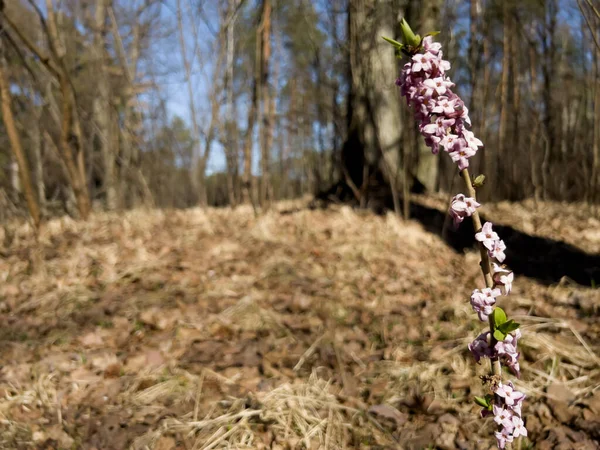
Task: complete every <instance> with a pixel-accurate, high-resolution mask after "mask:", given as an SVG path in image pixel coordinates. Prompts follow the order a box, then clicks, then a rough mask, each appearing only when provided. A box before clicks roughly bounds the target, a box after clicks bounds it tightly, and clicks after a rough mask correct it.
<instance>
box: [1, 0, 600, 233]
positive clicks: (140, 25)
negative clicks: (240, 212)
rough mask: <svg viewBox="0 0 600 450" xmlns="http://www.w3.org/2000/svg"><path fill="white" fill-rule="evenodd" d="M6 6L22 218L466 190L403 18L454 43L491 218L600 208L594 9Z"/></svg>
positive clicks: (297, 2) (9, 103)
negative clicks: (403, 45)
mask: <svg viewBox="0 0 600 450" xmlns="http://www.w3.org/2000/svg"><path fill="white" fill-rule="evenodd" d="M0 4H2V13H1V15H0V21H1V22H0V26H1V34H0V37H1V39H0V46H1V48H0V92H1V97H2V121H1V124H0V167H1V169H2V170H0V204H1V206H2V207H1V208H0V211H2V212H1V214H2V215H3V216H4V217H3V218H4V219H6V218H7V217H9V216H14V215H24V214H27V211H28V210H29V212H30V214H31V216H32V217H33V220H34V222H38V221H39V220H40V217H42V218H43V217H44V216H47V215H55V214H62V213H63V212H65V211H66V212H68V213H69V214H71V215H74V216H78V217H82V218H85V217H87V216H88V214H89V212H90V211H91V209H92V208H100V209H107V210H115V209H124V208H132V207H137V206H143V205H146V206H156V207H176V208H182V207H190V206H195V205H215V206H221V205H236V204H239V203H244V202H245V203H248V202H252V203H253V204H254V205H262V206H265V205H268V204H269V203H270V202H273V201H276V200H279V199H285V198H294V197H298V196H301V195H305V194H319V193H321V194H322V195H323V196H325V197H334V198H336V199H340V200H346V201H351V202H355V203H358V204H361V205H362V206H372V205H373V202H375V199H380V198H381V197H382V195H383V197H386V198H389V199H392V198H393V199H394V203H393V205H395V207H396V209H397V210H398V211H400V209H401V206H400V204H401V199H403V198H404V199H407V198H408V194H409V192H410V191H412V192H430V193H434V192H451V191H452V183H453V179H454V174H455V172H456V169H455V168H454V165H453V164H452V163H451V162H450V160H449V159H447V158H437V157H434V156H432V155H431V154H430V152H429V150H428V149H427V148H426V147H424V145H423V143H422V140H421V138H420V137H419V136H418V134H417V132H416V129H415V124H414V121H413V119H412V113H410V112H409V111H408V110H407V107H406V105H405V103H404V101H403V100H402V99H401V98H400V96H399V92H398V89H397V87H396V86H395V85H394V81H395V79H396V76H397V74H398V73H399V69H400V67H401V64H402V62H401V61H399V60H398V59H396V58H395V57H394V54H393V49H392V47H391V46H389V45H388V44H387V43H385V42H384V41H383V40H382V39H381V36H389V37H398V36H399V32H398V29H397V27H398V21H399V19H400V18H401V17H406V18H407V19H408V21H409V23H411V25H412V27H413V29H415V30H416V31H417V32H421V33H423V32H428V31H432V30H440V31H441V34H440V35H439V36H438V38H439V40H440V41H441V42H442V43H443V45H444V49H445V57H446V58H447V59H448V60H450V61H451V62H452V66H453V67H452V70H451V72H450V76H451V77H452V79H453V81H454V82H455V83H456V84H457V89H458V93H459V95H461V96H463V98H464V99H465V102H466V104H467V105H468V107H469V109H470V114H471V118H472V121H473V131H474V132H475V133H476V135H478V136H479V137H480V138H481V140H482V141H483V142H484V144H485V145H486V148H485V149H484V150H483V151H480V152H479V153H478V155H477V157H476V158H474V159H473V160H472V161H473V162H472V169H473V170H472V171H473V172H474V173H476V174H477V173H484V174H486V176H487V177H488V180H489V183H488V187H487V189H485V190H484V191H483V192H482V193H481V197H482V198H483V199H484V200H494V201H495V200H504V199H507V200H513V201H518V200H522V199H525V198H535V199H538V200H558V201H578V202H579V201H585V202H588V203H590V204H592V203H597V202H598V201H600V195H599V192H598V191H599V185H600V124H599V123H598V121H600V83H599V80H600V61H599V59H600V48H599V47H598V41H597V40H598V33H597V31H598V30H599V29H600V16H599V15H598V11H597V7H595V5H594V2H593V1H591V0H526V1H516V0H508V1H501V0H470V1H468V0H447V1H442V0H418V1H416V0H386V1H376V0H331V1H308V0H135V1H131V0H45V1H42V0H10V1H6V0H5V1H4V2H2V1H0ZM382 192H383V194H382Z"/></svg>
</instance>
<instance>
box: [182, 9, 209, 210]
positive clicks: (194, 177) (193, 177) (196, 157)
mask: <svg viewBox="0 0 600 450" xmlns="http://www.w3.org/2000/svg"><path fill="white" fill-rule="evenodd" d="M177 28H178V30H179V45H180V49H181V59H182V60H183V68H184V70H185V83H186V86H187V91H188V92H187V93H188V100H189V108H190V117H191V120H192V137H193V139H194V149H193V151H192V164H191V167H190V183H191V185H192V187H193V189H194V190H195V191H196V193H197V194H198V197H199V200H200V201H201V202H202V200H203V197H204V195H203V193H204V192H205V190H204V186H200V185H199V182H200V179H199V176H198V175H199V174H198V172H199V164H200V157H201V150H200V148H199V147H200V126H199V124H198V118H197V115H196V102H195V100H194V89H193V86H192V66H191V64H190V61H189V59H188V56H187V51H186V45H185V32H184V29H183V11H182V9H181V0H177Z"/></svg>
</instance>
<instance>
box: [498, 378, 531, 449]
mask: <svg viewBox="0 0 600 450" xmlns="http://www.w3.org/2000/svg"><path fill="white" fill-rule="evenodd" d="M494 393H495V394H496V396H497V397H498V398H499V399H501V402H502V404H500V405H498V404H494V405H493V407H492V414H493V415H494V422H496V423H497V424H498V426H499V427H501V430H500V431H496V432H495V433H494V434H495V436H496V441H497V442H496V443H497V444H498V448H504V447H505V446H506V444H507V443H508V442H512V441H513V440H514V438H516V437H519V436H527V429H526V428H525V424H524V422H523V419H522V418H521V405H522V404H523V400H524V399H525V394H523V393H522V392H519V391H516V390H515V389H514V386H513V384H512V383H511V382H510V381H509V382H508V383H507V384H502V383H499V384H498V386H497V387H496V389H495V391H494Z"/></svg>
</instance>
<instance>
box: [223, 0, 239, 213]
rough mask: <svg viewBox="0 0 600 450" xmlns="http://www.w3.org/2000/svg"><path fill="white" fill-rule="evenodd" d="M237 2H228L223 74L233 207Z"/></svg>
mask: <svg viewBox="0 0 600 450" xmlns="http://www.w3.org/2000/svg"><path fill="white" fill-rule="evenodd" d="M237 1H238V0H229V7H228V25H227V62H226V67H227V70H226V72H225V74H226V77H225V86H224V89H225V93H226V96H227V100H226V101H227V106H226V114H227V115H226V120H225V124H224V126H223V127H222V128H223V130H224V131H225V136H227V138H226V142H225V160H226V162H227V196H228V199H229V204H230V205H231V206H235V205H236V204H237V198H236V191H235V184H236V178H237V165H238V159H237V154H238V139H237V132H238V125H237V123H236V121H235V103H234V98H233V97H234V92H233V91H234V87H233V76H234V72H233V69H234V64H233V57H234V52H235V33H234V30H235V22H236V16H237V12H236V8H237Z"/></svg>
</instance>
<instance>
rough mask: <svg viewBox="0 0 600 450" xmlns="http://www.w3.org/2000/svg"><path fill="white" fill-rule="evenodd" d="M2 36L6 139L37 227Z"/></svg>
mask: <svg viewBox="0 0 600 450" xmlns="http://www.w3.org/2000/svg"><path fill="white" fill-rule="evenodd" d="M0 30H3V27H2V24H1V23H0ZM2 39H3V38H0V96H1V99H0V100H1V102H2V119H3V121H4V126H5V128H6V133H7V134H8V140H9V142H10V148H11V150H12V153H13V156H14V158H15V160H16V164H17V167H18V172H19V180H20V184H21V188H22V189H23V192H24V194H25V201H26V202H27V208H28V209H29V215H30V216H31V220H32V221H33V225H34V227H35V228H36V229H37V228H38V227H39V225H40V220H41V218H40V217H41V216H40V208H39V205H38V201H37V199H36V197H35V191H34V189H33V184H32V182H31V172H30V171H29V164H28V163H27V157H26V155H25V152H24V150H23V147H22V146H21V138H20V136H19V133H18V131H17V127H16V124H15V119H14V116H13V111H12V105H11V97H10V85H9V80H8V75H7V73H6V60H5V57H4V46H3V42H2Z"/></svg>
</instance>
